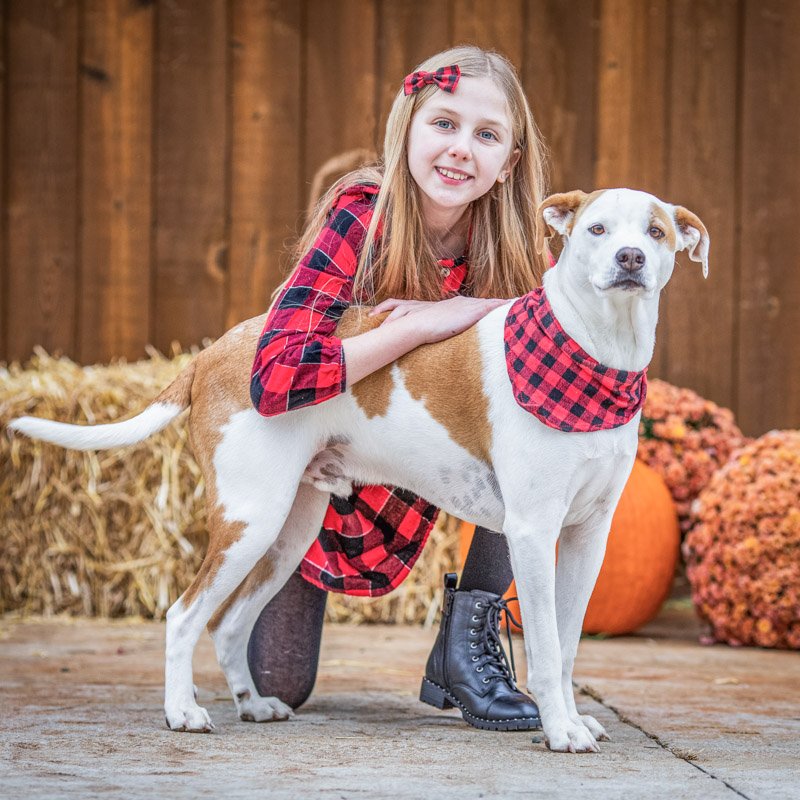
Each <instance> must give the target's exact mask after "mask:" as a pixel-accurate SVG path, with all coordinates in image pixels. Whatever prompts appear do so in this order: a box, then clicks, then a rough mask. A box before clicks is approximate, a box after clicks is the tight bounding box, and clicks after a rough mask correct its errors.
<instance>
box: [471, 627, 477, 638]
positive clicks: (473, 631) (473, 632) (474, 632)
mask: <svg viewBox="0 0 800 800" xmlns="http://www.w3.org/2000/svg"><path fill="white" fill-rule="evenodd" d="M469 632H470V634H471V635H472V636H474V635H475V634H476V633H477V632H478V631H476V630H475V628H470V629H469Z"/></svg>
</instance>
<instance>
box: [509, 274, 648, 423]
mask: <svg viewBox="0 0 800 800" xmlns="http://www.w3.org/2000/svg"><path fill="white" fill-rule="evenodd" d="M503 335H504V339H505V351H506V368H507V370H508V377H509V378H510V380H511V385H512V389H513V391H514V397H515V398H516V401H517V403H518V404H519V405H520V406H521V407H522V408H524V409H525V410H526V411H528V412H530V413H531V414H533V415H534V416H535V417H536V418H537V419H538V420H540V421H541V422H543V423H544V424H545V425H547V426H548V427H550V428H555V429H557V430H561V431H569V432H575V431H577V432H582V433H586V432H589V431H599V430H609V429H611V428H618V427H620V425H624V424H625V423H626V422H629V421H630V420H631V419H632V418H633V416H634V415H635V414H636V413H637V412H638V411H639V410H640V409H641V408H642V406H643V404H644V399H645V395H646V394H647V370H646V369H644V370H642V371H641V372H636V371H632V370H624V369H613V368H611V367H606V366H604V365H603V364H601V363H600V362H598V361H596V360H595V359H594V358H592V357H591V356H590V355H589V354H588V353H587V352H586V351H585V350H583V349H582V348H581V347H580V345H578V343H577V342H576V341H575V340H574V339H571V338H570V337H569V336H568V335H567V333H566V332H565V331H564V329H563V328H562V327H561V325H560V324H559V322H558V320H557V319H556V318H555V315H554V314H553V309H552V307H551V306H550V303H549V302H548V300H547V296H546V295H545V293H544V289H541V288H540V289H535V290H534V291H532V292H530V293H529V294H526V295H525V296H524V297H520V298H519V299H518V300H516V301H515V302H514V303H513V305H512V306H511V309H510V310H509V312H508V316H507V317H506V322H505V330H504V334H503Z"/></svg>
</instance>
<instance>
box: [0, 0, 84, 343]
mask: <svg viewBox="0 0 800 800" xmlns="http://www.w3.org/2000/svg"><path fill="white" fill-rule="evenodd" d="M7 13H8V16H7V25H8V34H7V43H8V60H9V63H10V64H13V67H12V68H10V69H9V70H8V74H7V83H6V86H7V92H8V99H7V108H8V120H9V125H8V128H7V132H6V136H7V162H6V166H7V169H8V174H7V178H6V180H7V181H8V184H7V202H8V207H7V215H8V216H7V222H8V228H7V230H8V250H7V253H8V256H7V257H8V263H9V264H11V265H13V269H11V270H10V271H9V275H8V281H7V287H8V295H7V297H6V310H7V312H8V320H7V328H6V330H7V336H8V342H7V348H8V349H7V357H8V358H9V359H26V358H28V357H29V356H30V355H31V352H32V350H33V347H34V346H35V345H42V346H43V347H46V348H47V349H49V350H52V351H62V352H64V353H66V354H67V355H70V356H75V355H76V346H75V344H76V343H75V323H76V309H75V298H76V293H77V282H78V272H77V256H76V235H77V222H78V217H77V212H76V192H77V158H76V152H77V137H78V131H77V108H78V93H77V71H76V64H77V54H78V13H77V0H70V1H69V2H62V3H58V4H54V3H51V2H47V0H24V1H23V0H12V2H9V3H8V4H7Z"/></svg>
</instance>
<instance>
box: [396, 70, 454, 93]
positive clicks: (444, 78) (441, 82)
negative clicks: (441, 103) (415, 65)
mask: <svg viewBox="0 0 800 800" xmlns="http://www.w3.org/2000/svg"><path fill="white" fill-rule="evenodd" d="M460 77H461V68H460V67H459V66H458V64H451V65H450V66H449V67H439V69H437V70H434V71H433V72H426V71H425V70H424V69H422V70H419V71H418V72H412V73H411V74H410V75H406V77H405V79H404V80H403V92H404V93H405V94H407V95H408V94H416V93H417V92H418V91H420V89H422V88H423V87H424V86H428V85H430V84H432V83H435V84H436V85H437V86H438V87H439V88H440V89H441V90H442V91H443V92H450V94H452V93H453V92H454V91H455V90H456V86H458V79H459V78H460Z"/></svg>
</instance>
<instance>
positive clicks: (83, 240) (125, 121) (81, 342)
mask: <svg viewBox="0 0 800 800" xmlns="http://www.w3.org/2000/svg"><path fill="white" fill-rule="evenodd" d="M82 13H83V17H82V20H81V26H82V52H81V63H80V85H81V140H80V154H81V158H80V175H81V212H82V219H83V224H82V226H81V229H80V254H81V282H80V296H79V308H80V317H79V325H78V352H79V354H80V359H81V361H83V362H84V363H92V362H97V361H107V360H109V359H110V358H112V357H113V356H124V357H126V358H128V359H135V358H140V357H142V356H143V355H144V348H145V345H146V344H148V342H149V340H150V291H151V286H150V280H151V277H150V272H151V265H152V264H151V250H150V239H151V236H150V228H151V222H152V217H153V208H152V191H151V182H152V136H151V133H152V113H151V112H152V104H153V75H152V68H153V33H154V22H155V8H154V6H152V5H142V4H140V3H131V2H130V0H86V2H85V3H84V5H83V10H82Z"/></svg>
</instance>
